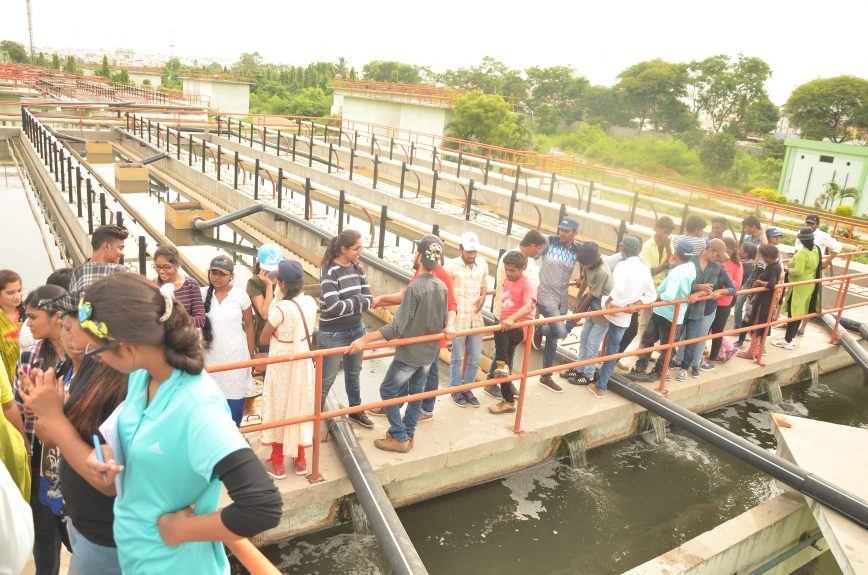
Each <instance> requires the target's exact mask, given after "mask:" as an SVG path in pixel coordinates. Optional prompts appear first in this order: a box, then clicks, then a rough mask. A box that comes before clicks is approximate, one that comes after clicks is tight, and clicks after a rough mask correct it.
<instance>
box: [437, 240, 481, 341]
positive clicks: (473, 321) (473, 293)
mask: <svg viewBox="0 0 868 575" xmlns="http://www.w3.org/2000/svg"><path fill="white" fill-rule="evenodd" d="M446 271H448V272H449V273H450V274H452V290H453V292H454V293H455V300H456V303H457V304H458V309H457V310H456V314H455V329H456V330H464V329H475V328H477V327H482V326H483V325H485V323H484V322H483V321H482V310H479V311H477V309H476V302H477V301H478V300H479V296H480V294H484V293H485V291H486V290H487V289H488V263H487V262H486V261H485V260H484V259H483V258H481V257H478V256H477V258H476V261H475V262H474V263H473V266H472V267H471V266H468V265H467V264H465V263H464V260H463V259H461V256H458V257H457V258H454V259H451V260H449V261H448V262H446Z"/></svg>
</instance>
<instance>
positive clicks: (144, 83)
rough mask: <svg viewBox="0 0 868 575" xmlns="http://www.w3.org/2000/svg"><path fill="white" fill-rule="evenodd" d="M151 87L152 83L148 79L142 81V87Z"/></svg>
mask: <svg viewBox="0 0 868 575" xmlns="http://www.w3.org/2000/svg"><path fill="white" fill-rule="evenodd" d="M150 85H151V81H150V80H149V79H148V78H145V79H144V80H142V86H150Z"/></svg>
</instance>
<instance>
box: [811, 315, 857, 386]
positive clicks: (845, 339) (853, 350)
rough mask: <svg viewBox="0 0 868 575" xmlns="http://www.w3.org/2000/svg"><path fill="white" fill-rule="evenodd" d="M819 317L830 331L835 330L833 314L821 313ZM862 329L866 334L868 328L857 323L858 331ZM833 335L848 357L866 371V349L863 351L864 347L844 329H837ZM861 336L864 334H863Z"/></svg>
mask: <svg viewBox="0 0 868 575" xmlns="http://www.w3.org/2000/svg"><path fill="white" fill-rule="evenodd" d="M821 319H822V320H823V323H824V324H826V327H828V328H829V331H830V332H831V331H834V330H835V317H834V316H832V315H830V314H823V315H822V316H821ZM863 331H864V332H865V333H866V334H868V328H866V327H865V324H864V323H863V324H860V325H859V333H860V334H861V333H862V332H863ZM835 335H836V336H837V339H838V342H839V343H840V344H841V346H842V347H843V348H844V349H845V350H847V353H849V354H850V357H852V358H853V360H854V361H855V362H856V363H858V364H859V366H860V367H861V368H862V370H863V371H865V372H868V351H865V349H864V348H863V347H862V346H861V345H859V342H858V341H856V338H855V337H853V336H852V335H850V334H849V333H847V332H846V331H844V330H841V329H839V330H837V334H835ZM863 337H865V336H864V335H863Z"/></svg>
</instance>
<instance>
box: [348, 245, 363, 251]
mask: <svg viewBox="0 0 868 575" xmlns="http://www.w3.org/2000/svg"><path fill="white" fill-rule="evenodd" d="M363 249H365V246H359V247H352V248H350V251H351V252H360V251H362V250H363Z"/></svg>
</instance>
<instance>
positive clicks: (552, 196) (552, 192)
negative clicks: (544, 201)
mask: <svg viewBox="0 0 868 575" xmlns="http://www.w3.org/2000/svg"><path fill="white" fill-rule="evenodd" d="M557 179H558V176H557V174H555V173H554V172H552V180H551V183H550V184H549V202H552V201H553V200H554V199H555V182H556V181H557ZM630 223H631V224H632V223H633V222H632V221H631V222H630Z"/></svg>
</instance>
